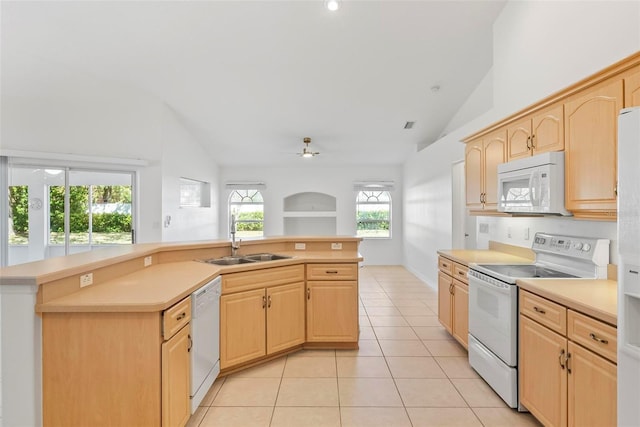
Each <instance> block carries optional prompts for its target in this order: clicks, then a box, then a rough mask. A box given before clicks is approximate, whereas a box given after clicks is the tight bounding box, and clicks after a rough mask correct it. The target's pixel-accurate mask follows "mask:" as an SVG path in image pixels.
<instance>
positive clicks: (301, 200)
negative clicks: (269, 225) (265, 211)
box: [283, 192, 337, 236]
mask: <svg viewBox="0 0 640 427" xmlns="http://www.w3.org/2000/svg"><path fill="white" fill-rule="evenodd" d="M283 217H284V218H283V221H284V233H285V234H286V235H289V236H302V235H309V234H313V235H325V236H335V235H336V230H337V227H336V198H335V197H334V196H331V195H330V194H325V193H317V192H304V193H296V194H292V195H290V196H287V197H285V198H284V209H283Z"/></svg>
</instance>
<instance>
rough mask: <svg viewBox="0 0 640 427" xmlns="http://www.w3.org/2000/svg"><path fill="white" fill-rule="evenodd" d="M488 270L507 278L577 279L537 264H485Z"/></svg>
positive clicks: (484, 266)
mask: <svg viewBox="0 0 640 427" xmlns="http://www.w3.org/2000/svg"><path fill="white" fill-rule="evenodd" d="M480 267H483V268H484V269H486V270H489V271H493V272H495V273H498V274H501V275H503V276H507V277H517V278H528V277H540V278H545V279H549V278H565V279H566V278H576V277H577V276H574V275H572V274H567V273H563V272H561V271H557V270H552V269H550V268H545V267H542V266H539V265H535V264H514V265H499V264H496V265H492V264H483V265H481V266H480Z"/></svg>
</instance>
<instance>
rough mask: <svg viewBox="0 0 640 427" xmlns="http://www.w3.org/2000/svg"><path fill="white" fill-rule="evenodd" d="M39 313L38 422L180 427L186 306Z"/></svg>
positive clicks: (185, 392) (184, 405) (185, 397)
mask: <svg viewBox="0 0 640 427" xmlns="http://www.w3.org/2000/svg"><path fill="white" fill-rule="evenodd" d="M190 301H191V300H190V298H189V297H188V298H186V299H184V300H182V301H180V302H178V303H177V304H175V305H174V306H172V307H171V308H169V309H167V310H165V311H164V312H142V313H127V312H124V313H122V312H119V313H102V312H91V313H85V312H67V313H43V315H42V349H43V358H42V424H43V426H45V427H46V426H107V425H118V426H133V425H139V426H143V425H144V426H147V425H148V426H163V427H168V426H171V427H173V426H183V425H185V423H186V422H187V420H188V419H189V416H190V407H189V405H190V401H189V392H190V389H189V388H190V375H191V374H190V369H191V361H190V357H189V356H190V353H189V348H190V336H189V335H190V331H191V329H190V328H191V325H190V320H191V304H190Z"/></svg>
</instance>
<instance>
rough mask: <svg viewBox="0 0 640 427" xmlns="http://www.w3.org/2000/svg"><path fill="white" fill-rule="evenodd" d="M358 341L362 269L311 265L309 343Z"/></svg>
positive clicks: (356, 266) (308, 319)
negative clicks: (359, 291)
mask: <svg viewBox="0 0 640 427" xmlns="http://www.w3.org/2000/svg"><path fill="white" fill-rule="evenodd" d="M357 341H358V265H357V264H308V265H307V342H311V343H322V342H351V343H355V342H357Z"/></svg>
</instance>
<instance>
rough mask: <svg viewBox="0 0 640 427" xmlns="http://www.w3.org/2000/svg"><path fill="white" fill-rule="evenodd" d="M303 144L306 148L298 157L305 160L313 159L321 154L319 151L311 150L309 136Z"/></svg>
mask: <svg viewBox="0 0 640 427" xmlns="http://www.w3.org/2000/svg"><path fill="white" fill-rule="evenodd" d="M302 142H303V143H304V148H303V149H302V153H297V154H298V156H300V157H304V158H305V159H309V158H311V157H314V156H317V155H318V154H320V153H319V152H318V151H311V150H309V144H311V138H309V137H308V136H307V137H305V138H304V139H303V140H302Z"/></svg>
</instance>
